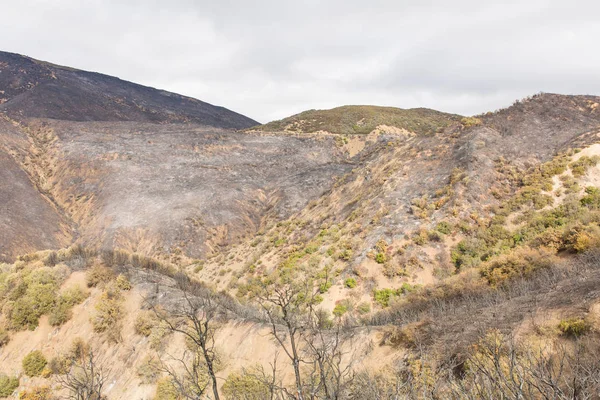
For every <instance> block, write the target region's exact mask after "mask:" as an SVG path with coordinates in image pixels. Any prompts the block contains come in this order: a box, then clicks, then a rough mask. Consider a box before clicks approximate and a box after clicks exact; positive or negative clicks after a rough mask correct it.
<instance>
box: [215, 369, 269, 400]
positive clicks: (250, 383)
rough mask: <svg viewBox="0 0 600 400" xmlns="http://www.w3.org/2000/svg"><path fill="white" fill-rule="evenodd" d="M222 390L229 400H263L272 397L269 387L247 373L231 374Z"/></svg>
mask: <svg viewBox="0 0 600 400" xmlns="http://www.w3.org/2000/svg"><path fill="white" fill-rule="evenodd" d="M222 390H223V396H224V397H225V398H226V399H227V400H262V399H268V398H269V397H270V390H269V386H268V385H267V384H265V383H264V382H262V381H261V380H259V379H258V378H257V377H256V375H254V374H248V373H246V372H245V371H244V372H241V373H236V372H234V373H231V374H229V376H228V377H227V379H226V380H225V383H223V388H222Z"/></svg>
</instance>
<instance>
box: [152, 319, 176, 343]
mask: <svg viewBox="0 0 600 400" xmlns="http://www.w3.org/2000/svg"><path fill="white" fill-rule="evenodd" d="M170 333H171V329H170V328H169V325H168V324H167V322H166V321H160V322H159V323H158V324H156V325H155V326H154V327H153V328H152V332H151V333H150V336H148V341H149V342H150V347H151V348H153V349H155V350H160V349H161V348H162V346H163V339H164V338H165V337H167V336H168V335H169V334H170Z"/></svg>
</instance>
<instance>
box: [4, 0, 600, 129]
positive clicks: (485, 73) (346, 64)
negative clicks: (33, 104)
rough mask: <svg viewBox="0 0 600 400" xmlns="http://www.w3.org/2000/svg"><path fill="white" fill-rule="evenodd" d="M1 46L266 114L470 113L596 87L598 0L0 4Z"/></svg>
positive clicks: (263, 117)
mask: <svg viewBox="0 0 600 400" xmlns="http://www.w3.org/2000/svg"><path fill="white" fill-rule="evenodd" d="M0 8H1V10H2V11H1V13H2V24H0V50H4V51H10V52H15V53H20V54H24V55H28V56H30V57H33V58H37V59H40V60H44V61H49V62H52V63H55V64H61V65H67V66H70V67H75V68H79V69H84V70H90V71H95V72H102V73H105V74H108V75H114V76H117V77H119V78H121V79H125V80H129V81H133V82H136V83H140V84H144V85H147V86H152V87H156V88H159V89H164V90H169V91H172V92H176V93H180V94H184V95H187V96H191V97H195V98H198V99H200V100H203V101H207V102H209V103H212V104H216V105H221V106H224V107H227V108H229V109H232V110H234V111H237V112H240V113H242V114H245V115H247V116H249V117H251V118H254V119H256V120H258V121H260V122H268V121H271V120H275V119H281V118H284V117H287V116H290V115H292V114H296V113H298V112H301V111H304V110H307V109H325V108H332V107H336V106H341V105H346V104H374V105H385V106H394V107H401V108H412V107H428V108H433V109H437V110H440V111H447V112H454V113H459V114H463V115H473V114H478V113H482V112H485V111H493V110H496V109H499V108H503V107H507V106H509V105H510V104H512V103H513V102H514V100H516V99H519V98H523V97H525V96H528V95H532V94H535V93H538V92H553V93H563V94H596V95H600V51H598V48H600V44H599V41H600V39H599V38H600V18H599V16H600V2H598V1H591V0H570V1H564V0H562V1H551V0H520V1H502V2H499V1H486V0H432V1H427V0H418V1H417V0H395V1H387V0H369V1H365V0H361V1H358V0H321V1H313V0H303V1H289V0H278V1H277V0H254V1H248V0H214V1H206V0H139V1H138V0H79V1H75V0H19V1H10V0H2V4H1V7H0Z"/></svg>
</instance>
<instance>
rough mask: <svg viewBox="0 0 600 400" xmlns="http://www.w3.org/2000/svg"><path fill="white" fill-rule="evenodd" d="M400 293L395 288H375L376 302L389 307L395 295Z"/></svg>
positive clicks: (374, 296)
mask: <svg viewBox="0 0 600 400" xmlns="http://www.w3.org/2000/svg"><path fill="white" fill-rule="evenodd" d="M397 295H398V293H397V292H396V291H395V290H393V289H388V288H385V289H380V290H378V289H375V290H373V298H374V299H375V302H376V303H378V304H379V305H380V306H382V307H388V306H389V305H390V300H391V299H392V297H393V296H397Z"/></svg>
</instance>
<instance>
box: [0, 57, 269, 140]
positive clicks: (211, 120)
mask: <svg viewBox="0 0 600 400" xmlns="http://www.w3.org/2000/svg"><path fill="white" fill-rule="evenodd" d="M2 111H4V112H6V113H7V114H8V115H10V116H11V117H13V118H52V119H59V120H69V121H140V122H142V121H147V122H155V123H172V122H191V123H197V124H202V125H208V126H213V127H218V128H229V129H243V128H248V127H250V126H253V125H256V124H257V122H256V121H254V120H252V119H250V118H248V117H245V116H243V115H241V114H238V113H235V112H233V111H230V110H227V109H226V108H223V107H217V106H214V105H212V104H208V103H205V102H202V101H200V100H196V99H193V98H190V97H185V96H181V95H178V94H175V93H169V92H166V91H163V90H157V89H153V88H150V87H146V86H141V85H137V84H134V83H131V82H127V81H123V80H121V79H118V78H114V77H111V76H108V75H103V74H99V73H95V72H87V71H80V70H76V69H73V68H67V67H61V66H57V65H53V64H49V63H46V62H42V61H38V60H34V59H32V58H29V57H24V56H21V55H18V54H13V53H6V52H0V112H2Z"/></svg>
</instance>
